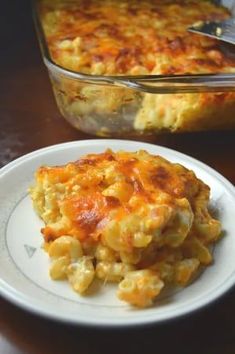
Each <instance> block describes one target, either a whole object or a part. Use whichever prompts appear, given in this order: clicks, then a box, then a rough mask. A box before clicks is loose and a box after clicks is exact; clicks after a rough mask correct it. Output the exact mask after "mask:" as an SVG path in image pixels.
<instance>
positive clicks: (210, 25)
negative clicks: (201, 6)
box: [188, 18, 235, 44]
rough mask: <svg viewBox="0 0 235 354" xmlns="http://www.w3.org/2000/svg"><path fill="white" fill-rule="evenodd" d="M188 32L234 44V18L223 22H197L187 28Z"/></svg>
mask: <svg viewBox="0 0 235 354" xmlns="http://www.w3.org/2000/svg"><path fill="white" fill-rule="evenodd" d="M188 31H189V32H193V33H198V34H203V35H205V36H208V37H212V38H216V39H219V40H222V41H224V42H228V43H231V44H235V18H230V19H228V20H224V21H205V22H203V21H199V22H196V23H194V24H193V25H192V26H191V27H189V28H188Z"/></svg>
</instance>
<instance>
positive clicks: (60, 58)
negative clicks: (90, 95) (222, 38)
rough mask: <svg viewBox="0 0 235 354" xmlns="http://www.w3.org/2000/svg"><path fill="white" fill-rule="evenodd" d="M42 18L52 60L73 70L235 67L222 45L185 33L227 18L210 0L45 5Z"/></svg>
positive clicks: (92, 0) (108, 0)
mask: <svg viewBox="0 0 235 354" xmlns="http://www.w3.org/2000/svg"><path fill="white" fill-rule="evenodd" d="M41 16H42V23H43V26H44V29H45V32H46V37H47V41H48V44H49V49H50V52H51V55H52V58H53V60H55V62H56V63H58V64H60V65H62V66H64V67H66V68H69V69H72V70H74V71H80V72H86V73H90V74H97V73H98V74H99V73H100V74H104V75H107V74H114V75H117V74H129V73H130V74H150V73H151V74H154V73H156V72H157V71H160V72H159V73H161V74H175V73H190V72H191V73H193V72H218V71H227V69H228V68H229V67H234V64H235V60H234V58H231V57H229V56H228V55H227V54H226V53H224V52H223V51H222V50H221V48H220V46H219V43H218V41H216V40H213V39H210V38H205V37H202V36H198V35H195V34H192V33H189V32H187V27H188V26H189V25H191V24H193V23H194V22H197V21H199V20H210V19H214V20H216V19H217V20H220V19H224V18H226V17H228V16H229V14H228V11H227V10H226V9H225V8H223V7H218V6H215V5H214V4H212V3H211V2H209V1H197V0H187V1H185V0H181V1H180V0H178V1H166V0H165V1H160V0H154V1H150V0H147V1H137V0H132V1H127V0H122V1H115V0H104V1H100V0H89V1H87V0H86V1H85V0H80V1H78V2H73V1H69V2H67V4H66V2H65V1H59V2H58V1H57V2H52V1H44V2H42V5H41ZM172 58H174V61H172ZM167 59H170V60H171V62H170V63H168V60H167ZM162 62H163V65H162V64H161V63H162ZM160 64H161V65H160ZM160 66H161V68H160V69H159V67H160ZM99 71H100V72H99Z"/></svg>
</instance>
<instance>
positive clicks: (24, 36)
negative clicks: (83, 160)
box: [0, 0, 235, 354]
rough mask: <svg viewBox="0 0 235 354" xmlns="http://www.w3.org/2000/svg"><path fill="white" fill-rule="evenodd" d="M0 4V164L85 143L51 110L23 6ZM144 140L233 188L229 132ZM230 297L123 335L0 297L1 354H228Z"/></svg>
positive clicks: (233, 325) (234, 303)
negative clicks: (207, 169) (191, 160)
mask: <svg viewBox="0 0 235 354" xmlns="http://www.w3.org/2000/svg"><path fill="white" fill-rule="evenodd" d="M1 7H3V10H1V12H2V14H3V19H2V20H1V22H0V26H1V31H0V33H1V35H2V39H1V56H0V60H1V66H0V70H1V73H0V77H1V81H0V85H1V86H0V165H1V166H3V165H5V164H6V163H8V162H9V161H11V160H12V159H15V158H17V157H18V156H21V155H23V154H25V153H28V152H30V151H32V150H35V149H37V148H41V147H44V146H47V145H51V144H55V143H61V142H65V141H71V140H80V139H90V138H92V137H91V136H88V135H85V134H83V133H79V132H77V131H76V130H75V129H73V128H72V127H70V126H69V125H68V124H67V123H66V122H65V121H64V119H63V118H62V117H61V116H60V114H59V112H58V110H57V108H56V105H55V102H54V98H53V95H52V91H51V87H50V83H49V80H48V76H47V72H46V70H45V68H44V66H43V64H42V60H41V57H40V53H39V48H38V44H37V41H36V38H35V33H34V29H33V24H32V20H31V16H30V6H29V3H28V1H23V0H21V1H17V0H11V1H9V2H5V5H4V2H3V3H1ZM151 141H152V142H153V143H156V144H160V145H163V146H167V147H170V148H173V149H176V150H179V151H181V152H184V153H186V154H189V155H191V156H194V157H196V158H198V159H200V160H202V161H204V162H205V163H207V164H208V165H210V166H212V167H213V168H215V169H216V170H217V171H219V172H220V173H222V174H223V175H224V176H225V177H227V178H228V179H229V180H230V181H231V182H232V183H235V168H234V162H235V159H234V153H235V132H221V133H203V134H199V133H198V134H185V135H163V136H158V137H155V138H152V139H151ZM1 202H2V201H1ZM234 296H235V291H234V290H233V291H231V292H230V293H229V294H227V295H226V296H224V297H223V298H222V299H220V300H219V301H218V302H216V303H214V304H212V305H211V306H210V307H207V308H205V309H203V310H201V311H200V312H197V313H195V314H193V315H191V316H188V317H184V318H181V319H179V320H177V321H174V322H167V323H164V324H162V325H158V326H151V327H148V328H144V329H142V328H138V329H134V328H133V329H130V330H108V329H107V330H104V329H103V330H101V329H87V328H81V327H73V326H69V325H66V324H58V323H54V322H51V321H49V320H46V319H43V318H39V317H36V316H35V315H32V314H30V313H27V312H25V311H22V310H21V309H18V308H17V307H15V306H14V305H12V304H10V303H9V302H7V301H6V300H4V299H0V353H1V354H20V353H24V354H25V353H30V354H31V353H32V354H34V353H35V354H36V353H38V354H53V353H56V354H60V353H65V354H70V353H82V354H90V353H112V354H115V353H123V354H126V353H128V354H131V353H148V352H150V350H151V352H153V353H174V354H177V353H179V354H184V353H185V354H188V353H190V354H194V353H200V354H221V353H223V354H234V353H235V298H234Z"/></svg>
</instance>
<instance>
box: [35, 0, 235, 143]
mask: <svg viewBox="0 0 235 354" xmlns="http://www.w3.org/2000/svg"><path fill="white" fill-rule="evenodd" d="M217 3H218V1H217ZM223 5H226V6H227V7H228V8H229V9H230V10H231V8H232V7H233V2H232V1H227V2H226V3H225V4H224V2H223ZM33 13H34V20H35V24H36V29H37V34H38V38H39V42H40V47H41V51H42V55H43V60H44V63H45V65H46V67H47V69H48V72H49V76H50V80H51V83H52V88H53V91H54V95H55V98H56V102H57V105H58V108H59V110H60V112H61V114H62V115H63V116H64V118H65V119H66V120H67V121H68V122H69V123H70V124H72V125H73V126H74V127H75V128H77V129H79V130H81V131H83V132H86V133H90V134H94V135H98V136H111V137H112V136H113V137H125V136H130V135H143V134H156V133H161V132H190V131H202V130H220V129H234V128H235V93H234V92H235V65H234V72H228V73H210V74H208V73H202V74H195V75H191V74H189V75H111V76H110V75H91V74H85V73H82V72H75V71H73V70H69V69H67V68H65V67H63V66H60V65H59V64H57V63H56V62H55V61H54V60H53V59H52V57H51V55H50V51H49V48H48V45H47V41H46V36H45V33H44V31H43V26H42V23H41V18H40V14H39V11H38V2H36V1H35V2H33ZM221 48H223V50H224V51H226V53H228V52H229V55H231V57H232V58H234V63H235V46H234V49H233V47H232V46H231V45H225V44H223V43H222V44H221ZM232 71H233V70H232ZM225 95H227V96H226V104H224V102H225V101H224V97H225ZM212 98H213V99H212ZM215 98H216V99H215ZM199 101H200V102H203V109H202V105H201V104H198V102H199ZM172 102H173V103H172ZM211 102H212V103H211ZM153 106H154V109H151V108H152V107H153ZM176 106H177V107H180V108H179V109H178V108H177V109H176ZM185 106H188V107H193V109H191V108H190V109H188V108H187V109H184V108H183V107H185ZM176 110H178V111H180V112H181V113H180V114H181V116H180V114H179V113H177V114H176V113H175V111H176ZM173 113H174V114H173Z"/></svg>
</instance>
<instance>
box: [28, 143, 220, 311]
mask: <svg viewBox="0 0 235 354" xmlns="http://www.w3.org/2000/svg"><path fill="white" fill-rule="evenodd" d="M35 178H36V183H35V185H34V186H33V187H31V189H30V194H31V198H32V201H33V204H34V207H35V210H36V211H37V213H38V214H39V216H40V217H41V218H42V219H43V220H44V222H45V227H44V228H43V229H42V234H43V236H44V241H45V250H46V251H47V252H48V255H49V257H50V260H51V264H50V276H51V278H52V279H54V280H60V279H67V280H68V282H69V283H70V284H71V286H72V288H73V289H74V290H75V291H76V292H78V293H79V294H86V291H87V290H88V289H89V286H90V285H91V283H92V282H93V280H94V279H95V278H98V279H100V280H101V281H102V282H104V283H106V282H116V283H119V285H118V292H117V295H118V298H119V299H121V300H124V301H126V302H128V303H130V304H132V305H134V306H138V307H146V306H150V305H151V304H152V303H153V302H154V300H155V299H156V298H157V296H158V294H159V293H160V292H161V290H162V289H163V288H164V287H165V286H168V285H169V284H171V285H172V284H173V285H178V286H186V285H187V284H188V283H189V282H190V281H191V280H192V277H193V275H194V274H195V273H196V271H197V270H198V269H199V267H200V265H203V266H207V265H209V264H210V263H211V262H212V254H211V252H210V245H211V244H212V243H214V242H215V241H216V240H217V239H218V237H219V235H220V230H221V225H220V222H219V221H218V220H215V219H213V218H212V217H211V215H210V213H209V211H208V202H209V194H210V191H209V187H208V186H207V185H206V184H204V183H203V182H202V181H201V180H199V179H198V178H197V177H196V176H195V174H194V173H193V172H192V171H189V170H187V169H186V168H184V167H183V166H181V165H179V164H173V163H171V162H169V161H167V160H165V159H163V158H162V157H160V156H153V155H150V154H148V153H147V152H146V151H137V152H125V151H119V152H116V153H114V152H113V151H111V150H107V151H106V152H104V153H101V154H90V155H87V156H84V157H83V158H81V159H80V160H78V161H76V162H74V163H69V164H67V165H65V166H61V167H60V166H56V167H41V168H39V169H38V170H37V172H36V175H35Z"/></svg>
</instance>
